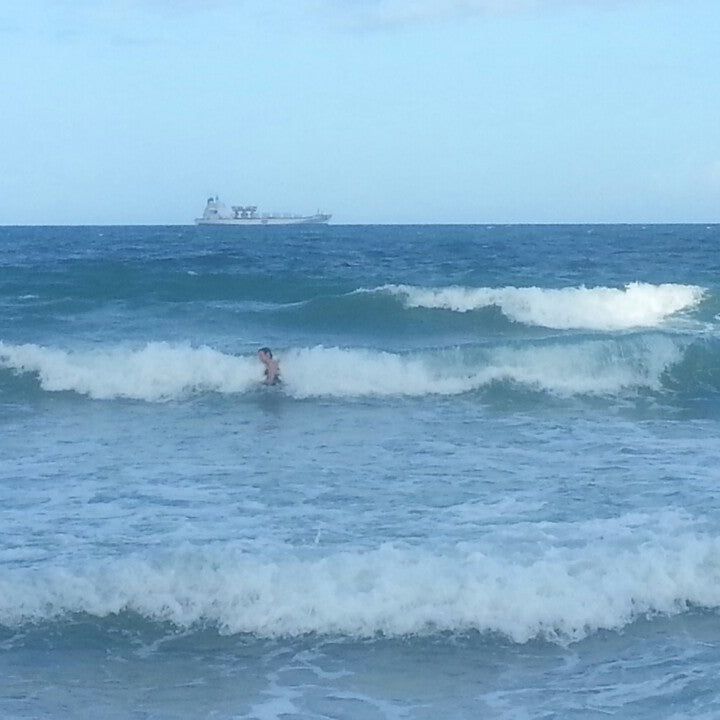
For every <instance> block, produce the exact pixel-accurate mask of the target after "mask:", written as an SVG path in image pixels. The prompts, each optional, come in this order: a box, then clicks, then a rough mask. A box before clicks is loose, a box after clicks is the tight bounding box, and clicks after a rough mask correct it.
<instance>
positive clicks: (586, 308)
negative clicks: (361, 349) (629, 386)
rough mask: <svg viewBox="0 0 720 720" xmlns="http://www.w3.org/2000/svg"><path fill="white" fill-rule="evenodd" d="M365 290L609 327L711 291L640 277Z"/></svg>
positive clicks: (518, 318)
mask: <svg viewBox="0 0 720 720" xmlns="http://www.w3.org/2000/svg"><path fill="white" fill-rule="evenodd" d="M365 292H371V293H378V292H380V293H388V294H390V295H394V296H396V297H398V298H400V299H401V300H402V302H403V304H404V306H405V307H406V308H436V309H442V310H451V311H454V312H463V313H464V312H470V311H472V310H480V309H483V308H487V307H492V306H495V307H498V308H499V309H500V310H501V312H502V313H503V314H504V315H505V316H506V317H508V318H509V319H510V320H512V321H514V322H518V323H523V324H525V325H537V326H542V327H547V328H553V329H556V330H573V329H574V330H583V329H584V330H608V331H612V330H626V329H631V328H648V327H655V326H657V325H658V324H660V323H661V322H662V321H664V320H666V319H667V318H668V317H670V316H672V315H675V314H676V313H679V312H682V311H685V310H689V309H691V308H693V307H695V306H697V305H698V304H699V303H700V302H701V301H702V300H703V298H704V297H705V294H706V290H705V289H704V288H702V287H699V286H697V285H679V284H673V283H665V284H662V285H652V284H649V283H639V282H635V283H629V284H627V285H625V287H624V288H621V289H620V288H610V287H591V288H588V287H584V286H581V287H566V288H539V287H504V288H486V287H481V288H470V287H460V286H450V287H440V288H427V287H416V286H412V285H383V286H381V287H378V288H374V289H372V290H369V291H365Z"/></svg>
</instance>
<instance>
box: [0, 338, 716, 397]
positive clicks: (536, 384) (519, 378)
mask: <svg viewBox="0 0 720 720" xmlns="http://www.w3.org/2000/svg"><path fill="white" fill-rule="evenodd" d="M689 343H690V340H688V339H687V338H685V337H683V336H677V337H675V336H666V335H661V334H646V335H631V336H623V337H620V338H606V339H585V340H582V339H574V340H573V341H572V342H551V343H548V342H546V343H536V344H531V343H526V344H524V345H522V346H513V345H501V346H495V347H487V348H484V347H470V348H461V347H455V348H446V349H435V350H424V351H419V352H415V353H409V354H396V353H391V352H383V351H379V350H369V349H348V348H337V347H334V348H326V347H312V348H295V349H289V350H285V351H283V352H279V354H278V356H279V360H280V364H281V369H282V377H283V384H282V386H281V388H280V392H283V393H285V394H286V395H289V396H291V397H294V398H309V397H338V398H352V397H363V396H376V397H387V396H414V397H419V396H424V395H433V394H434V395H458V394H461V393H466V392H471V391H475V390H479V389H481V388H484V387H487V386H489V385H492V384H496V383H510V384H515V385H519V386H523V387H526V388H529V389H530V390H533V391H536V390H538V391H545V392H550V393H554V394H558V395H562V396H571V395H584V394H587V395H613V394H617V393H623V392H626V391H628V390H637V389H641V388H646V389H650V390H660V389H661V388H662V387H663V380H664V377H665V374H666V373H667V372H668V370H669V369H670V368H672V367H673V366H675V365H676V364H678V363H680V362H681V361H682V360H683V358H684V353H685V352H686V349H687V347H688V345H689ZM697 362H703V360H702V357H701V359H700V360H699V361H696V364H697ZM705 364H707V363H705ZM0 368H5V370H6V371H8V372H6V373H5V382H12V381H13V380H12V378H13V377H17V376H18V375H23V374H29V375H31V376H34V377H35V378H36V379H37V382H38V383H39V385H40V388H41V389H42V390H45V391H50V392H58V391H70V392H75V393H79V394H82V395H86V396H88V397H91V398H94V399H113V398H128V399H135V400H146V401H150V402H155V401H163V400H173V399H180V398H183V397H188V396H191V395H193V394H197V393H207V392H215V393H223V394H237V393H246V392H249V391H252V390H256V389H258V388H259V383H260V382H261V380H262V367H261V365H260V363H259V362H258V361H257V359H256V358H255V357H254V356H235V355H229V354H225V353H222V352H220V351H218V350H214V349H213V348H210V347H192V346H190V345H172V344H168V343H162V342H153V343H148V344H147V345H145V346H144V347H141V348H128V347H124V346H117V347H108V348H102V349H97V350H62V349H58V348H52V347H43V346H40V345H34V344H24V345H12V344H5V343H0ZM1 382H3V378H2V376H1V375H0V383H1Z"/></svg>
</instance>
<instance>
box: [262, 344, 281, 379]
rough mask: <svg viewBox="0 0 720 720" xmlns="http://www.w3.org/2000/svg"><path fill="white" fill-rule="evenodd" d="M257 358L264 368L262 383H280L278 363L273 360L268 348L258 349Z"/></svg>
mask: <svg viewBox="0 0 720 720" xmlns="http://www.w3.org/2000/svg"><path fill="white" fill-rule="evenodd" d="M258 358H260V362H261V363H262V364H263V365H264V366H265V380H263V382H264V383H265V384H266V385H277V384H278V383H279V382H280V365H278V361H277V360H275V359H274V358H273V354H272V351H271V350H270V348H267V347H264V348H260V349H259V350H258Z"/></svg>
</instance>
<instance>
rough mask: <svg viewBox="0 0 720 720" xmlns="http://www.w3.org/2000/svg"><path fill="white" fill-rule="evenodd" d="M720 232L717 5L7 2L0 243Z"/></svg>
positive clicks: (569, 0) (680, 0)
mask: <svg viewBox="0 0 720 720" xmlns="http://www.w3.org/2000/svg"><path fill="white" fill-rule="evenodd" d="M211 195H219V196H220V199H221V200H224V201H225V202H226V203H227V204H228V205H230V204H256V205H258V206H259V207H260V209H261V211H268V212H270V211H277V212H300V213H312V212H315V211H316V210H322V211H325V212H330V213H332V214H333V222H334V223H350V224H353V223H554V222H570V223H572V222H640V223H649V222H701V223H710V222H718V221H720V1H718V0H235V1H231V0H204V1H202V2H201V1H200V0H143V1H141V0H24V1H23V2H22V3H18V2H10V0H0V225H25V224H42V225H53V224H58V225H63V224H72V225H81V224H186V223H191V222H192V221H193V218H195V217H197V216H198V215H199V214H201V212H202V209H203V207H204V205H205V200H206V199H207V197H209V196H211Z"/></svg>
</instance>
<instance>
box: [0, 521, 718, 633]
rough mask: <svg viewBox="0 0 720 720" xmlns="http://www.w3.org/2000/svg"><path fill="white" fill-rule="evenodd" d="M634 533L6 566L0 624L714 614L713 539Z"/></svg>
mask: <svg viewBox="0 0 720 720" xmlns="http://www.w3.org/2000/svg"><path fill="white" fill-rule="evenodd" d="M642 534H643V542H639V541H635V542H633V543H632V544H628V542H618V541H616V540H614V539H613V538H612V537H603V536H598V537H596V538H594V539H593V541H592V542H590V541H589V540H588V539H587V538H586V542H585V543H583V544H578V543H574V544H573V545H572V546H570V547H567V546H565V547H552V548H548V547H546V548H545V549H544V550H540V551H537V552H535V553H534V555H533V556H532V557H524V558H523V557H516V556H507V555H505V554H504V553H500V552H499V551H498V549H497V548H492V547H483V546H480V545H476V546H467V545H463V546H458V547H456V548H455V549H453V550H448V551H445V552H444V553H440V552H433V551H430V550H427V549H422V548H398V547H393V546H389V545H387V546H382V547H380V548H377V549H375V550H370V551H365V552H361V551H354V552H353V551H347V552H337V553H336V554H333V555H329V556H324V557H316V558H294V557H292V555H289V556H286V558H285V559H283V560H281V561H270V560H267V559H266V560H263V559H260V558H255V557H252V556H249V555H246V554H242V553H241V552H239V551H237V550H234V549H232V548H228V547H215V548H204V549H198V548H184V549H182V550H180V551H176V552H174V553H172V554H166V555H164V556H162V557H157V556H156V557H155V558H147V557H129V558H124V559H113V560H107V559H106V560H105V561H103V562H100V561H95V562H86V563H84V564H83V565H82V567H80V566H78V567H75V568H70V567H65V568H54V569H49V568H45V569H27V568H26V569H21V568H15V569H10V570H8V571H6V572H5V573H3V575H2V576H1V577H0V624H2V625H5V626H10V627H17V626H19V625H22V624H24V623H27V622H34V621H40V620H48V619H59V618H62V617H63V616H65V615H67V614H68V613H77V612H83V613H89V614H91V615H94V616H97V617H106V616H109V615H112V614H116V613H121V612H126V611H130V612H136V613H139V614H140V615H142V616H144V617H147V618H149V619H151V620H154V621H170V622H173V623H175V624H176V625H178V626H180V627H192V626H194V625H196V624H198V623H208V622H209V623H211V624H213V625H215V626H217V627H218V628H220V630H221V631H222V632H225V633H253V634H256V635H259V636H264V637H272V636H281V635H284V636H296V635H302V634H305V633H319V634H330V635H343V636H353V637H372V636H374V635H376V634H378V633H382V634H384V635H386V636H396V637H397V636H405V635H413V634H427V633H435V632H443V631H451V632H466V631H471V630H476V631H480V632H498V633H502V634H503V635H505V636H507V637H508V638H510V639H512V640H513V641H515V642H526V641H528V640H529V639H531V638H535V637H546V638H549V639H554V640H559V641H561V642H566V641H574V640H579V639H582V638H583V637H585V636H587V635H589V634H592V633H593V632H595V631H597V630H599V629H620V628H622V627H624V626H625V625H627V624H628V623H631V622H633V621H634V620H635V619H637V618H639V617H643V616H646V615H653V614H657V613H662V614H668V615H673V614H677V613H681V612H683V611H685V610H687V609H688V607H690V606H698V607H704V608H718V607H720V560H719V559H718V558H720V538H718V537H715V536H710V535H706V534H703V533H701V532H697V531H692V530H685V531H683V532H680V533H677V534H673V533H666V534H663V533H661V532H655V534H650V535H647V534H646V533H642Z"/></svg>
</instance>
